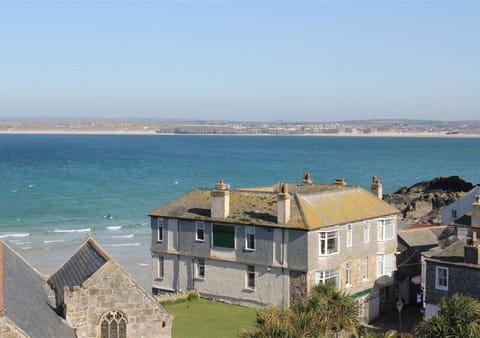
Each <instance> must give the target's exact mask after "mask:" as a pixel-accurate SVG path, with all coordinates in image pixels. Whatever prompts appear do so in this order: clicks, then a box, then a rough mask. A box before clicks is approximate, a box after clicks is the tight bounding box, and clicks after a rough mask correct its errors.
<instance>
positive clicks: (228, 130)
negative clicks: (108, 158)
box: [0, 119, 480, 137]
mask: <svg viewBox="0 0 480 338" xmlns="http://www.w3.org/2000/svg"><path fill="white" fill-rule="evenodd" d="M0 133H4V134H5V133H12V134H14V133H18V134H24V133H38V134H146V135H148V134H184V135H185V134H192V135H320V136H325V135H331V136H462V137H480V120H476V121H427V120H357V121H338V122H282V121H278V122H243V121H183V120H182V121H175V120H153V119H150V120H148V119H138V120H136V119H125V120H122V119H111V120H109V119H78V120H77V119H38V120H33V119H25V120H21V119H2V120H0Z"/></svg>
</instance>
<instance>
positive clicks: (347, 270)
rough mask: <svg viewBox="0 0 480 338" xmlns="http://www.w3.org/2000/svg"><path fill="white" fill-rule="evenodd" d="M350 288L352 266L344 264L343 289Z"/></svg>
mask: <svg viewBox="0 0 480 338" xmlns="http://www.w3.org/2000/svg"><path fill="white" fill-rule="evenodd" d="M351 286H352V264H351V263H350V262H347V263H345V287H347V288H349V287H351Z"/></svg>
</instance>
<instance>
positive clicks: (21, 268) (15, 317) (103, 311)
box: [0, 236, 173, 338]
mask: <svg viewBox="0 0 480 338" xmlns="http://www.w3.org/2000/svg"><path fill="white" fill-rule="evenodd" d="M172 320H173V317H172V316H171V315H170V314H168V313H167V312H166V311H165V309H164V308H163V307H162V306H161V305H160V304H159V303H158V301H157V300H155V299H154V298H153V297H152V296H151V295H150V294H149V293H148V292H147V291H145V290H144V289H143V288H142V287H141V286H140V285H139V284H138V283H137V282H136V281H135V280H134V279H133V278H132V276H130V275H129V274H128V273H127V272H126V271H125V270H124V269H123V268H122V267H121V266H120V265H119V264H118V263H117V262H116V261H115V259H114V258H113V257H111V256H110V255H108V253H107V252H106V251H105V250H103V249H102V248H101V247H100V245H99V244H98V243H97V242H96V241H95V240H94V239H93V238H92V237H90V236H88V237H87V239H86V240H85V241H84V242H83V243H82V244H81V245H80V247H79V248H78V249H77V250H76V251H75V252H74V254H73V255H72V256H71V257H70V258H69V259H68V260H67V261H66V262H65V263H64V264H63V265H62V266H61V267H60V268H59V269H58V270H57V271H56V272H55V273H54V274H52V275H51V276H50V278H49V279H48V280H45V279H44V278H43V277H42V275H41V274H40V273H39V272H38V271H37V270H36V269H35V268H34V267H32V266H31V265H30V264H29V263H28V262H26V261H25V260H24V259H23V258H22V257H21V256H20V255H19V254H18V253H16V252H15V251H14V250H13V249H12V248H11V247H10V246H9V245H7V244H6V243H4V242H3V241H1V240H0V338H13V337H41V338H44V337H61V338H70V337H72V338H74V337H99V338H127V337H149V338H150V337H162V338H163V337H170V336H171V326H172Z"/></svg>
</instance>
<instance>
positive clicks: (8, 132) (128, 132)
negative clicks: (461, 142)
mask: <svg viewBox="0 0 480 338" xmlns="http://www.w3.org/2000/svg"><path fill="white" fill-rule="evenodd" d="M0 135H125V136H129V135H145V136H147V135H159V136H162V135H164V136H239V137H242V136H283V137H284V136H307V137H425V138H430V137H432V138H480V134H461V133H458V134H445V133H433V132H432V133H430V132H425V133H421V132H418V133H409V132H406V133H400V132H373V133H368V134H360V133H335V134H328V133H325V134H320V133H316V134H313V133H303V134H268V133H264V134H253V133H252V134H249V133H244V134H215V133H157V132H156V131H154V130H148V131H146V130H75V131H73V130H52V129H46V130H33V129H28V130H0Z"/></svg>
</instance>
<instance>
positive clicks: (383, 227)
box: [377, 217, 397, 242]
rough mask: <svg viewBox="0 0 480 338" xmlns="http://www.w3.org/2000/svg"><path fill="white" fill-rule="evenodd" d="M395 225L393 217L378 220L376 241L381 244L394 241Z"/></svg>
mask: <svg viewBox="0 0 480 338" xmlns="http://www.w3.org/2000/svg"><path fill="white" fill-rule="evenodd" d="M395 223H396V222H395V218H394V217H391V218H381V219H379V220H378V221H377V227H378V228H377V230H378V231H377V240H378V241H380V242H383V241H389V240H391V239H394V238H395V236H396V234H397V233H396V224H395ZM389 227H390V228H389Z"/></svg>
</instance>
